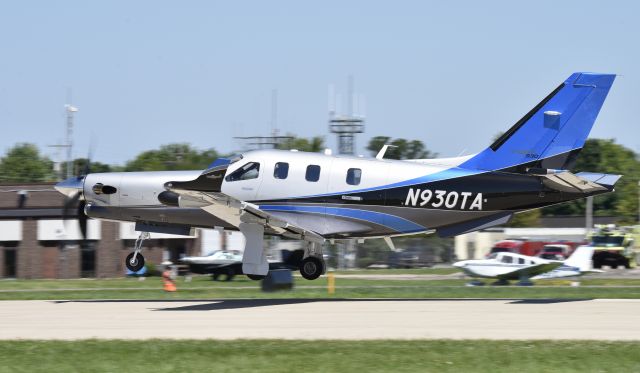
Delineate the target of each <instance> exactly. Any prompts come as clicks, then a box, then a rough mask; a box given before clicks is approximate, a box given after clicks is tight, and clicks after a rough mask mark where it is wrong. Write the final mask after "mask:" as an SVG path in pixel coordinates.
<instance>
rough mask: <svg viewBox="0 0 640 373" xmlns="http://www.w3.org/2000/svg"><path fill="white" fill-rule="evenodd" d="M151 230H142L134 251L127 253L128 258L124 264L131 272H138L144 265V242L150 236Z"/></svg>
mask: <svg viewBox="0 0 640 373" xmlns="http://www.w3.org/2000/svg"><path fill="white" fill-rule="evenodd" d="M149 236H150V235H149V232H140V236H138V239H137V240H136V244H135V245H134V248H133V252H132V253H131V254H129V255H127V259H125V261H124V265H125V266H126V267H127V269H128V270H130V271H131V272H138V271H139V270H141V269H142V267H144V256H142V254H140V251H141V250H142V243H143V242H144V240H146V239H148V238H149Z"/></svg>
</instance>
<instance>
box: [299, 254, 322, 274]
mask: <svg viewBox="0 0 640 373" xmlns="http://www.w3.org/2000/svg"><path fill="white" fill-rule="evenodd" d="M324 270H325V264H324V260H322V259H320V258H318V257H315V256H308V257H306V258H304V259H302V262H301V263H300V274H301V275H302V277H304V278H306V279H307V280H315V279H317V278H318V277H320V275H322V274H323V273H324Z"/></svg>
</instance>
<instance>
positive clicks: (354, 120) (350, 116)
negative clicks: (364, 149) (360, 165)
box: [329, 75, 364, 155]
mask: <svg viewBox="0 0 640 373" xmlns="http://www.w3.org/2000/svg"><path fill="white" fill-rule="evenodd" d="M348 95H349V96H348V98H347V99H348V112H347V115H341V114H340V113H338V112H339V110H336V99H335V95H334V92H333V87H332V86H329V131H331V133H335V134H336V135H337V136H338V154H345V155H354V154H355V148H356V141H355V140H356V133H363V132H364V113H357V112H356V110H355V104H356V103H357V101H358V100H357V97H355V93H354V91H353V76H352V75H349V93H348ZM338 101H339V100H338ZM338 104H339V102H338ZM361 104H362V103H361ZM363 109H364V108H361V110H363Z"/></svg>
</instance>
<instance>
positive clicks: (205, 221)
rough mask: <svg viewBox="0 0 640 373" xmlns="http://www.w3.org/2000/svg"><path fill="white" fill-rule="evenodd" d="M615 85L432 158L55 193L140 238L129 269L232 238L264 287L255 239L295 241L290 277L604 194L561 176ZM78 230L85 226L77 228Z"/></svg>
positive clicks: (120, 178)
mask: <svg viewBox="0 0 640 373" xmlns="http://www.w3.org/2000/svg"><path fill="white" fill-rule="evenodd" d="M614 79H615V75H613V74H598V73H580V72H578V73H574V74H572V75H571V76H569V78H567V79H566V80H565V81H563V82H562V83H561V84H560V85H559V86H558V87H557V88H555V89H554V90H553V91H552V92H551V93H550V94H549V95H548V96H546V97H545V98H544V99H543V100H542V101H541V102H540V103H538V104H537V105H536V106H535V107H534V108H533V109H531V110H530V111H529V112H528V113H526V114H525V115H524V116H523V117H522V118H521V119H520V120H518V121H517V122H516V123H515V124H514V125H513V126H512V127H511V128H510V129H509V130H508V131H506V132H505V133H504V134H502V135H501V136H500V137H499V138H498V139H496V140H495V141H494V142H493V143H492V144H491V145H490V146H488V147H487V148H486V149H484V150H482V151H481V152H479V153H477V154H472V155H467V156H462V157H456V158H439V159H414V160H392V159H385V158H384V154H385V151H386V149H387V147H388V145H385V146H383V147H382V149H381V150H380V152H379V153H378V155H377V156H376V157H375V158H362V157H352V156H335V155H330V154H328V152H325V154H322V153H306V152H299V151H295V150H291V151H286V150H256V151H249V152H246V153H243V154H240V155H238V156H234V157H231V158H220V159H217V160H215V161H214V162H213V163H212V164H211V165H210V166H209V167H208V168H207V169H206V170H195V171H162V172H111V173H90V174H87V175H84V176H79V177H75V178H71V179H67V180H65V181H62V182H60V183H58V184H57V185H56V186H55V188H56V189H57V190H58V191H60V192H61V193H64V194H66V195H67V196H68V198H67V200H68V204H74V205H75V204H77V205H78V210H79V211H78V213H79V215H80V219H79V221H80V223H81V229H82V230H83V231H85V230H86V217H90V218H94V219H106V220H116V221H132V222H135V223H136V230H137V231H139V232H141V234H140V237H139V240H138V242H137V243H136V245H135V247H134V251H133V252H132V253H131V254H129V256H128V257H127V259H126V263H125V264H126V266H127V268H129V269H131V270H134V269H136V268H140V267H141V266H143V265H144V257H143V256H142V254H141V253H140V250H141V248H142V241H143V240H144V239H145V238H147V237H148V235H149V232H160V233H172V234H188V233H190V232H191V230H192V229H194V228H196V227H201V228H214V227H215V228H217V229H229V230H239V231H240V232H242V233H243V234H244V235H245V237H246V244H245V248H244V254H243V258H242V263H243V264H242V271H243V273H245V274H246V275H247V276H248V277H250V278H252V279H255V280H257V279H261V278H264V277H265V276H266V275H267V274H268V271H269V264H268V261H267V258H266V255H265V252H264V250H263V238H264V237H265V235H266V236H270V235H276V236H280V237H283V238H288V239H297V240H302V242H303V246H304V250H305V255H304V259H303V260H302V262H301V263H300V268H299V269H300V273H301V275H302V276H303V277H304V278H306V279H310V280H312V279H316V278H318V277H319V276H320V275H322V274H323V273H324V272H325V270H326V265H325V263H324V260H323V259H322V258H323V257H322V246H323V244H324V243H326V242H330V243H335V242H336V241H340V240H350V239H356V240H358V241H359V242H361V241H362V240H364V239H371V238H383V239H384V240H385V241H386V243H387V244H388V245H389V247H390V248H391V249H392V250H395V246H394V244H393V241H392V238H393V237H397V236H403V235H412V234H420V233H434V232H435V233H436V234H438V235H439V236H442V237H450V236H455V235H458V234H463V233H467V232H472V231H476V230H480V229H484V228H488V227H492V226H496V225H501V224H505V223H507V222H508V221H509V220H510V218H511V217H512V216H513V215H514V214H515V213H519V212H522V211H527V210H531V209H537V208H541V207H544V206H549V205H553V204H557V203H562V202H566V201H572V200H576V199H579V198H584V197H587V196H593V195H598V194H602V193H608V192H612V191H613V189H614V185H615V183H616V182H617V180H618V179H619V178H620V175H607V174H602V173H587V172H580V173H577V174H574V173H572V172H570V171H568V170H569V169H570V168H571V167H572V166H573V165H574V163H575V161H576V158H577V156H578V154H579V152H580V150H581V149H582V147H583V146H584V143H585V140H586V138H587V136H588V135H589V132H590V131H591V128H592V126H593V124H594V122H595V120H596V117H597V115H598V112H599V111H600V108H601V107H602V105H603V103H604V100H605V98H606V96H607V94H608V92H609V90H610V88H611V85H612V84H613V81H614ZM83 222H84V224H85V227H83V226H82V223H83Z"/></svg>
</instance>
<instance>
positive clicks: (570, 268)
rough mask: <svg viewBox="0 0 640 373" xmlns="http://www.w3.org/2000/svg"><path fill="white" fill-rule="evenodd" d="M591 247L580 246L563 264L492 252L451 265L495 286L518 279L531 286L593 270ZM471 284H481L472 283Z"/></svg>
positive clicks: (592, 271) (537, 258)
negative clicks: (487, 255) (535, 281)
mask: <svg viewBox="0 0 640 373" xmlns="http://www.w3.org/2000/svg"><path fill="white" fill-rule="evenodd" d="M592 256H593V247H591V246H580V247H578V248H577V249H576V251H574V252H573V254H572V255H571V256H570V257H569V258H568V259H567V260H564V261H559V260H548V259H543V258H540V257H537V256H527V255H521V254H514V253H509V252H500V253H493V254H491V255H489V257H487V259H477V260H463V261H460V262H456V263H454V264H453V265H454V267H458V268H460V269H461V270H463V271H464V273H465V274H467V275H469V276H471V277H479V278H494V279H497V280H498V281H497V282H495V283H494V284H495V285H508V284H509V280H519V282H518V284H520V285H531V282H530V280H540V279H549V278H561V277H573V276H581V275H583V274H586V273H594V272H602V271H599V270H594V269H593V266H592V261H591V257H592ZM470 284H471V285H482V283H481V282H478V281H474V282H471V283H470Z"/></svg>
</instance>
